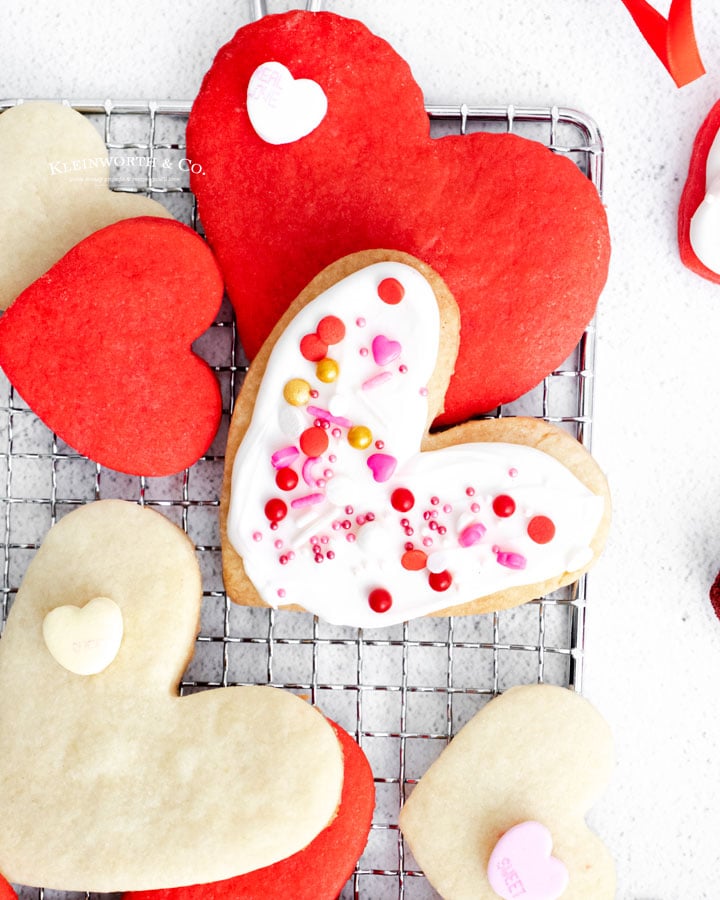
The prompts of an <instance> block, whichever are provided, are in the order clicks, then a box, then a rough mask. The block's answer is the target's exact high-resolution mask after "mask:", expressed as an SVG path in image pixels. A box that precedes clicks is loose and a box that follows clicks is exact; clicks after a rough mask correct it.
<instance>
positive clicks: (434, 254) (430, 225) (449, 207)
mask: <svg viewBox="0 0 720 900" xmlns="http://www.w3.org/2000/svg"><path fill="white" fill-rule="evenodd" d="M350 63H351V64H350ZM303 85H304V86H303ZM312 85H314V87H312ZM320 92H322V95H323V96H324V98H325V102H326V106H324V105H323V102H322V98H321V97H320ZM323 109H324V112H323ZM253 123H255V124H256V125H257V130H256V128H255V127H254V125H253ZM187 141H188V155H189V156H190V157H191V158H192V159H193V161H194V162H196V163H199V164H200V165H201V167H202V174H197V175H196V176H195V177H194V178H193V181H192V188H193V190H194V191H195V193H196V195H197V197H198V201H199V204H200V208H201V215H202V219H203V224H204V227H205V230H206V234H207V237H208V240H209V242H210V244H211V246H212V247H213V249H214V251H215V253H216V255H217V257H218V260H219V263H220V266H221V268H222V270H223V275H224V277H225V281H226V285H227V287H228V291H229V294H230V297H231V299H232V301H233V304H234V306H235V309H236V313H237V319H238V326H239V329H240V334H241V338H242V341H243V345H244V347H245V350H246V352H247V353H248V354H249V355H250V356H251V357H252V356H254V355H255V354H256V353H257V351H258V350H259V348H260V346H261V345H262V343H263V341H264V340H265V338H266V337H267V336H268V334H269V332H270V330H271V328H272V327H273V326H274V324H275V322H276V321H277V320H278V319H279V317H280V315H281V314H282V312H283V311H284V310H285V309H286V307H287V306H288V305H289V304H290V302H291V301H292V300H293V299H294V297H295V296H297V294H298V293H299V292H300V290H301V289H302V288H303V286H304V285H305V284H307V283H308V282H309V281H310V280H311V279H312V278H313V277H314V276H315V275H316V274H317V273H318V272H319V271H321V270H322V269H323V268H324V267H326V266H327V265H329V264H331V263H333V262H334V261H335V260H337V259H339V258H341V257H343V256H346V255H348V254H350V253H353V252H356V251H360V250H367V249H371V248H378V247H382V248H387V249H391V250H400V251H404V252H407V253H411V254H412V255H414V256H415V257H417V258H419V259H421V260H422V261H423V262H425V263H428V264H429V265H431V266H432V268H433V269H435V270H436V271H437V272H438V273H439V274H440V275H441V276H442V278H443V279H444V280H445V281H446V282H447V284H448V286H449V288H450V290H451V291H452V292H453V294H454V296H455V297H456V299H457V302H458V305H459V307H460V312H461V316H462V342H461V347H460V355H459V357H458V363H457V369H456V373H455V376H454V378H453V380H452V382H451V384H450V389H449V391H448V394H447V397H446V400H445V416H444V420H445V421H459V420H461V419H465V418H467V417H468V416H469V415H471V414H473V413H477V412H480V411H486V410H488V409H491V408H492V407H494V406H496V405H497V404H498V403H501V402H505V401H509V400H511V399H514V398H515V397H517V396H519V395H521V394H522V393H524V392H525V391H526V390H528V389H530V388H531V387H533V386H534V385H535V384H537V383H538V382H539V381H540V380H541V379H542V378H543V377H544V376H545V375H546V374H548V372H550V371H552V370H553V369H554V368H556V367H557V366H558V365H560V364H561V363H562V362H563V361H564V359H565V358H566V357H567V356H568V355H569V354H570V352H571V351H572V349H573V347H574V346H575V344H576V343H577V341H578V339H579V337H580V336H581V334H582V331H583V329H584V327H585V326H586V325H587V323H588V322H589V320H590V319H591V318H592V315H593V312H594V309H595V305H596V302H597V298H598V295H599V293H600V291H601V289H602V287H603V284H604V282H605V278H606V274H607V266H608V260H609V250H610V248H609V238H608V231H607V223H606V217H605V212H604V209H603V207H602V204H601V202H600V199H599V197H598V194H597V192H596V190H595V188H594V186H593V185H592V184H591V183H590V182H589V181H588V179H587V178H585V176H584V175H582V174H581V173H580V171H579V170H578V168H577V167H576V166H575V165H574V164H573V163H571V162H570V161H569V160H567V159H564V158H561V157H558V156H554V155H553V154H552V153H551V152H550V151H549V150H548V149H547V148H546V147H544V146H542V145H541V144H539V143H537V142H535V141H530V140H527V139H523V138H520V137H518V136H516V135H508V134H472V135H465V136H461V135H456V136H447V137H443V138H440V139H431V138H430V135H429V123H428V117H427V115H426V113H425V110H424V107H423V97H422V93H421V91H420V88H419V87H418V85H417V84H416V83H415V81H414V80H413V78H412V74H411V72H410V69H409V68H408V66H407V64H406V63H405V62H404V60H403V59H402V58H401V57H399V56H398V55H397V54H396V53H395V51H394V50H393V49H392V48H391V47H390V46H389V45H388V44H387V43H386V42H385V41H383V40H381V39H379V38H377V37H375V36H374V35H373V34H372V33H371V32H369V31H368V30H367V28H366V27H365V26H364V25H362V24H361V23H359V22H356V21H354V20H351V19H347V18H343V17H341V16H337V15H333V14H331V13H323V12H320V13H309V12H291V13H288V14H284V15H272V16H266V17H265V18H263V19H261V20H260V21H258V22H255V23H253V24H251V25H248V26H246V27H245V28H242V29H240V31H239V32H238V33H237V34H236V35H235V37H234V38H233V40H232V41H230V43H228V44H227V45H226V46H225V47H223V48H222V49H221V50H220V52H219V53H218V55H217V57H216V59H215V62H214V63H213V66H212V68H211V69H210V71H209V72H208V73H207V75H206V77H205V80H204V82H203V85H202V88H201V90H200V93H199V95H198V97H197V99H196V101H195V104H194V106H193V110H192V113H191V116H190V121H189V124H188V131H187Z"/></svg>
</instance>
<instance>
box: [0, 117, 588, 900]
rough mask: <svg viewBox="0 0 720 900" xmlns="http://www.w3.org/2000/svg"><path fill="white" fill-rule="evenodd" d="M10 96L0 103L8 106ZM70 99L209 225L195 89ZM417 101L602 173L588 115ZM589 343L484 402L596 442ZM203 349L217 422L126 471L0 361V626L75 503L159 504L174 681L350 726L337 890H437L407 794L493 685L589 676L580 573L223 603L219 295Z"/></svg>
mask: <svg viewBox="0 0 720 900" xmlns="http://www.w3.org/2000/svg"><path fill="white" fill-rule="evenodd" d="M17 102H21V101H0V111H2V110H3V109H4V108H6V107H8V106H11V105H14V104H15V103H17ZM71 105H72V106H74V107H75V108H76V109H78V110H79V111H80V112H82V113H83V114H85V115H86V116H87V117H88V119H89V120H90V121H91V122H92V123H93V124H94V125H95V126H96V127H97V128H98V130H99V131H100V133H101V134H102V135H103V137H104V139H105V142H106V144H107V147H108V151H109V155H110V157H111V167H110V183H111V186H112V187H113V188H114V189H116V190H123V191H132V192H139V193H143V194H145V195H148V196H152V197H154V198H155V199H156V200H159V201H160V202H162V203H163V204H164V205H166V206H167V207H168V208H169V209H170V211H171V212H172V213H173V214H174V215H175V217H176V218H178V219H179V220H180V221H183V222H185V223H186V224H188V225H191V226H192V227H194V228H196V229H197V230H198V231H200V232H201V233H202V226H201V223H200V222H199V220H198V216H197V208H196V204H195V200H194V197H193V196H192V194H191V192H190V189H189V186H188V168H189V166H190V165H191V163H190V162H189V161H188V160H187V158H186V151H185V143H184V132H185V125H186V122H187V116H188V112H189V104H188V103H185V102H165V101H163V102H160V103H154V102H139V101H126V102H111V101H105V102H102V101H100V102H98V101H85V102H83V101H77V102H73V103H72V104H71ZM427 112H428V115H429V117H430V120H431V127H432V131H433V133H434V134H435V135H436V136H439V135H442V134H446V133H451V132H455V133H457V132H458V131H460V132H462V133H468V132H472V131H478V130H485V131H513V132H515V133H518V134H520V135H522V136H525V137H528V138H531V139H534V140H538V141H541V142H542V143H544V144H546V145H547V146H548V147H550V148H551V149H552V150H553V151H554V152H555V153H558V154H562V155H564V156H567V157H569V158H571V159H572V160H573V161H574V162H575V163H576V164H577V165H578V167H579V168H580V169H581V171H582V172H583V173H584V174H585V175H586V176H587V177H588V178H590V179H591V180H592V181H593V182H594V183H595V185H596V186H597V188H598V189H599V190H601V189H602V168H603V147H602V141H601V138H600V134H599V132H598V129H597V127H596V126H595V124H594V123H593V121H592V120H591V119H590V118H588V117H587V116H585V115H584V114H582V113H579V112H576V111H573V110H567V109H559V108H556V107H553V108H547V109H540V108H533V109H529V108H519V107H513V106H508V107H503V108H479V107H469V106H465V105H463V106H460V107H450V106H448V107H429V108H428V110H427ZM594 347H595V335H594V325H591V326H590V327H589V328H588V329H587V331H586V333H585V335H584V337H583V338H582V340H581V341H580V343H579V345H578V347H577V348H576V349H575V351H574V353H573V354H572V355H571V357H570V358H569V359H568V360H567V361H566V363H565V364H564V365H563V366H561V367H560V369H559V370H557V371H555V372H553V373H552V374H551V375H549V376H548V377H547V378H545V379H544V381H543V382H542V384H540V385H539V386H538V387H537V388H535V389H534V390H533V391H531V392H530V393H529V394H527V395H525V396H524V397H522V398H521V399H520V400H518V401H516V402H515V403H513V404H509V405H506V406H503V407H502V408H498V409H497V410H496V411H494V413H493V414H494V415H497V416H508V415H518V414H522V415H530V416H535V417H538V418H542V419H544V420H546V421H548V422H554V423H556V424H559V425H560V426H561V427H563V428H565V429H566V430H568V431H569V432H570V433H571V434H572V435H574V436H575V437H576V438H578V440H580V441H581V442H582V443H583V444H584V445H585V446H586V447H589V446H590V443H591V429H592V402H593V377H594V367H595V366H594ZM195 349H196V350H197V352H198V353H200V355H202V356H203V357H204V358H205V359H206V360H207V361H208V362H209V363H210V365H211V366H213V367H214V369H215V372H216V373H217V376H218V379H219V381H220V383H221V387H222V392H223V400H224V404H223V405H224V413H223V422H222V425H221V428H220V431H219V433H218V436H217V438H216V440H215V441H214V443H213V444H212V446H211V447H210V449H209V451H208V453H207V454H206V455H205V456H204V457H203V458H202V459H201V460H199V461H198V462H197V463H196V464H195V465H194V466H193V467H192V468H191V469H188V470H185V471H184V472H182V473H180V474H178V475H176V476H172V477H167V478H138V477H130V476H125V475H120V474H118V473H116V472H112V471H110V470H108V469H104V468H102V467H101V466H98V465H96V464H95V463H92V462H90V461H89V460H87V459H85V458H84V457H82V456H80V455H78V454H77V453H76V452H74V451H73V450H72V449H71V448H70V447H68V446H67V445H65V444H64V443H63V442H62V441H61V440H59V439H58V438H57V437H56V436H55V435H54V434H52V433H51V432H50V431H49V430H48V429H47V428H46V427H45V426H44V425H43V424H42V423H41V422H39V421H38V419H37V418H36V417H35V416H34V414H33V413H32V412H31V411H30V410H29V409H28V407H27V406H26V405H25V404H24V402H23V401H22V399H21V398H20V397H19V396H18V395H17V394H16V393H15V391H14V389H13V388H12V386H11V385H9V384H8V382H7V380H6V379H5V378H4V376H3V375H2V374H1V373H0V459H1V460H2V469H1V470H0V538H1V543H0V553H2V585H1V587H0V604H1V605H0V613H1V619H0V624H2V625H4V622H5V619H6V616H7V612H8V609H9V607H10V605H11V604H12V601H13V598H14V596H15V593H16V591H17V588H18V586H19V584H20V582H21V580H22V577H23V574H24V571H25V569H26V567H27V564H28V562H29V561H30V559H31V558H32V556H33V554H34V552H35V551H36V550H37V548H38V547H39V546H40V543H41V542H42V540H43V538H44V536H45V534H46V533H47V531H48V529H49V528H50V526H51V525H52V524H53V523H54V522H56V521H57V520H58V519H60V518H61V517H62V516H63V515H65V514H66V513H67V512H69V511H71V510H72V509H73V508H75V507H77V506H78V505H80V504H84V503H87V502H90V501H92V500H95V499H100V498H107V497H119V498H122V499H126V500H134V501H136V502H138V503H141V504H144V505H147V506H152V507H154V508H156V509H158V510H159V511H160V512H162V513H163V514H164V515H166V516H167V517H168V518H170V519H172V520H173V521H175V522H176V523H177V524H178V525H180V526H181V527H182V528H183V530H184V531H185V532H186V533H187V534H188V535H189V536H190V538H191V540H192V541H193V542H194V544H195V546H196V548H197V555H198V559H199V561H200V565H201V569H202V572H203V578H204V594H203V604H202V616H201V632H200V635H199V637H198V639H197V643H196V648H195V653H194V656H193V659H192V660H191V662H190V664H189V666H188V669H187V671H186V673H185V675H184V678H183V682H182V691H183V692H185V693H188V692H192V691H198V690H204V689H209V688H216V687H222V686H226V685H230V684H271V685H274V686H277V687H281V688H285V689H287V690H290V691H293V692H295V693H298V694H302V695H304V696H308V697H309V698H310V700H311V701H312V702H313V703H315V704H317V705H318V706H319V707H320V708H321V709H322V710H323V712H325V713H326V714H327V715H328V716H330V717H331V718H332V719H334V720H335V721H336V722H338V724H340V725H341V726H343V727H344V728H345V729H347V730H348V731H349V732H350V733H351V734H352V735H353V736H354V737H355V738H356V740H357V741H358V742H359V743H360V745H361V746H362V748H363V750H364V751H365V753H366V754H367V756H368V758H369V760H370V762H371V764H372V767H373V772H374V775H375V786H376V796H377V802H376V809H375V813H374V817H373V825H372V829H371V832H370V838H369V841H368V845H367V848H366V850H365V852H364V854H363V856H362V857H361V858H360V860H359V862H358V864H357V866H356V869H355V872H354V874H353V875H352V877H351V878H350V880H349V881H348V883H347V885H346V887H345V888H344V890H343V892H342V894H341V897H342V898H351V897H352V898H364V900H370V898H372V900H383V898H408V900H420V898H432V897H436V896H437V895H436V894H435V893H434V891H433V890H432V888H431V887H430V885H429V884H428V882H427V880H426V879H425V878H424V876H423V874H422V872H421V871H420V869H419V867H418V865H417V864H416V862H415V861H414V860H413V859H412V856H411V854H410V852H409V850H408V849H407V848H406V846H405V844H404V842H403V840H402V836H401V834H400V832H399V829H398V826H397V818H398V812H399V809H400V806H401V805H402V802H403V800H404V798H405V796H406V795H407V792H408V791H409V790H411V789H412V785H413V784H414V783H415V782H416V781H417V779H419V778H420V776H421V775H422V774H423V772H424V771H425V770H426V769H427V767H428V766H429V764H430V763H431V762H432V761H433V760H434V759H435V758H436V757H437V756H438V755H439V754H440V752H441V751H442V749H443V748H444V747H445V746H446V744H447V742H448V740H449V739H450V738H451V737H452V736H453V735H454V734H455V733H456V732H457V731H458V730H459V729H460V728H461V727H462V726H463V725H464V724H465V723H466V722H467V721H468V720H469V719H470V718H471V717H472V715H474V714H475V713H476V712H477V711H478V710H479V709H480V708H481V707H482V706H483V705H484V704H485V703H486V702H487V701H488V700H489V699H490V698H492V697H493V696H494V695H496V694H497V693H498V692H501V691H502V690H504V689H506V688H508V687H510V686H511V685H513V684H518V683H528V682H534V681H545V682H550V683H554V684H560V685H565V686H568V687H571V688H574V689H576V690H580V689H581V687H582V664H583V635H584V625H585V608H586V600H587V578H586V577H583V578H581V579H580V581H579V582H577V583H575V584H573V585H570V586H567V587H565V588H563V589H561V590H559V591H556V592H554V593H553V594H551V595H549V596H546V597H543V598H541V599H538V600H536V601H533V602H531V603H528V604H525V605H524V606H521V607H519V608H517V609H513V610H508V611H504V612H501V613H495V614H488V615H484V616H472V617H466V618H426V619H420V620H417V621H412V622H409V623H405V624H403V625H398V626H394V627H391V628H386V629H377V630H372V631H370V630H367V629H366V630H363V629H352V628H344V627H336V626H330V625H327V624H326V623H324V622H322V621H319V620H318V619H316V618H314V617H313V616H311V615H309V614H304V613H294V612H287V611H282V610H281V611H275V610H269V609H256V608H241V607H238V606H236V605H234V604H232V603H231V602H230V601H228V599H227V597H226V595H225V592H224V590H223V584H222V577H221V559H220V539H219V530H218V522H217V518H218V517H217V505H218V500H217V498H218V496H219V491H220V485H221V480H222V469H223V450H224V445H225V438H226V435H227V428H228V422H229V418H230V416H231V414H232V408H233V400H234V397H235V396H236V394H237V391H238V388H239V386H240V384H241V381H242V377H243V374H244V372H245V371H246V360H245V358H244V356H243V351H242V348H241V347H240V344H239V341H238V338H237V335H236V331H235V325H234V321H233V316H232V309H231V307H230V305H229V303H227V301H225V302H224V303H223V306H222V308H221V311H220V313H219V315H218V318H217V320H216V322H215V323H214V324H213V326H211V328H210V329H209V331H208V332H207V333H206V334H205V335H204V336H203V337H202V338H200V339H199V340H198V341H197V342H196V344H195ZM20 896H21V897H22V898H24V900H25V898H33V900H46V898H53V900H54V898H57V900H64V898H68V900H69V898H76V897H81V896H83V895H77V894H72V895H71V894H64V893H59V892H55V891H53V892H50V891H43V890H42V889H41V888H32V889H30V888H21V893H20ZM84 896H86V897H90V896H91V895H84ZM92 896H97V895H92Z"/></svg>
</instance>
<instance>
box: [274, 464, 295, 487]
mask: <svg viewBox="0 0 720 900" xmlns="http://www.w3.org/2000/svg"><path fill="white" fill-rule="evenodd" d="M297 483H298V474H297V472H296V471H295V470H294V469H289V468H287V467H285V468H284V469H278V470H277V473H276V475H275V484H276V485H277V486H278V487H279V488H280V490H281V491H291V490H292V489H293V488H294V487H297Z"/></svg>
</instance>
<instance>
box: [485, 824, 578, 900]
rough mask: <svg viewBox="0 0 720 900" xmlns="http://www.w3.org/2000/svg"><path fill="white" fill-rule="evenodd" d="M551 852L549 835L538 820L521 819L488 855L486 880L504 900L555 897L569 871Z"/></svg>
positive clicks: (530, 899)
mask: <svg viewBox="0 0 720 900" xmlns="http://www.w3.org/2000/svg"><path fill="white" fill-rule="evenodd" d="M551 852H552V835H551V834H550V832H549V831H548V829H547V828H546V827H545V826H544V825H542V824H541V823H540V822H532V821H530V822H520V824H519V825H515V826H514V827H513V828H511V829H510V830H509V831H506V832H505V834H504V835H503V836H502V837H501V838H500V840H499V841H498V842H497V844H496V845H495V848H494V850H493V852H492V853H491V854H490V861H489V862H488V870H487V871H488V880H489V881H490V886H491V887H492V889H493V890H494V891H495V893H496V894H497V895H498V896H499V897H502V898H503V900H514V898H517V897H522V898H523V900H557V898H558V897H560V896H561V895H562V893H563V891H564V890H565V888H566V887H567V884H568V870H567V867H566V866H565V864H564V863H563V862H561V861H560V860H559V859H557V858H556V857H554V856H551Z"/></svg>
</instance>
